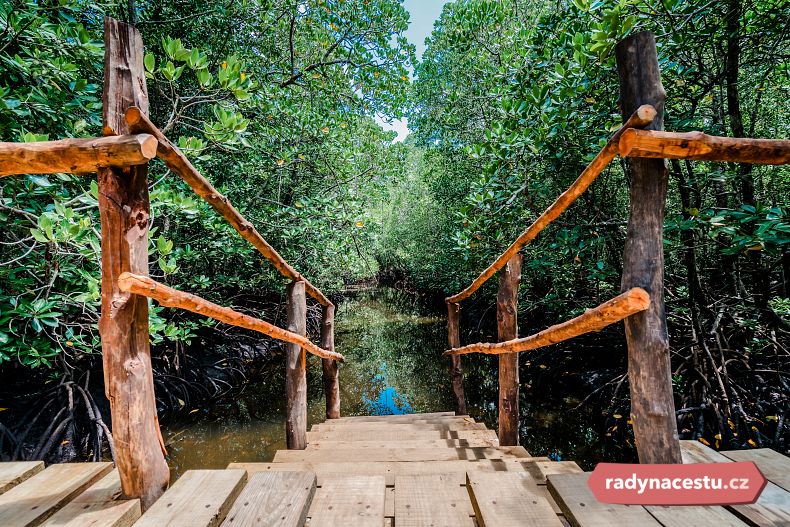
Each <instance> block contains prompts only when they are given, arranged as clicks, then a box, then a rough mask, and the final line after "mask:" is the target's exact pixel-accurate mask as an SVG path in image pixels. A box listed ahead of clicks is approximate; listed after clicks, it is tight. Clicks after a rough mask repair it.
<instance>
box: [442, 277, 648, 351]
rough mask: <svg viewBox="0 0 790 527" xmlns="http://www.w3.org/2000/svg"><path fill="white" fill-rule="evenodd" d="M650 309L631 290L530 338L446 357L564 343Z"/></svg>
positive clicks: (643, 295) (642, 296) (471, 347)
mask: <svg viewBox="0 0 790 527" xmlns="http://www.w3.org/2000/svg"><path fill="white" fill-rule="evenodd" d="M649 306H650V296H649V295H648V294H647V292H646V291H645V290H644V289H641V288H639V287H635V288H633V289H629V290H628V291H626V292H625V293H622V294H620V295H618V296H616V297H614V298H613V299H611V300H608V301H606V302H604V303H603V304H601V305H600V306H598V307H595V308H593V309H588V310H587V311H585V312H584V314H582V315H579V316H578V317H576V318H572V319H570V320H568V321H567V322H563V323H561V324H557V325H554V326H551V327H550V328H547V329H544V330H543V331H540V332H538V333H535V334H534V335H530V336H529V337H524V338H522V339H516V340H511V341H508V342H497V343H480V344H469V345H468V346H462V347H460V348H457V349H452V350H449V351H446V352H444V354H445V355H463V354H466V353H488V354H493V355H498V354H501V353H516V352H519V351H527V350H533V349H537V348H541V347H543V346H550V345H552V344H556V343H558V342H562V341H564V340H568V339H572V338H574V337H578V336H579V335H584V334H585V333H590V332H593V331H600V330H602V329H603V328H605V327H606V326H609V325H611V324H614V323H615V322H619V321H620V320H623V319H624V318H626V317H627V316H629V315H633V314H634V313H639V312H640V311H645V310H646V309H648V307H649Z"/></svg>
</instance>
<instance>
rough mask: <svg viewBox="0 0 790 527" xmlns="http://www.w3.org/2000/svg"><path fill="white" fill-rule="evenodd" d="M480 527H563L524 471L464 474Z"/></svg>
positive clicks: (536, 486)
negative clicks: (526, 526) (538, 526)
mask: <svg viewBox="0 0 790 527" xmlns="http://www.w3.org/2000/svg"><path fill="white" fill-rule="evenodd" d="M467 478H468V483H467V487H468V488H469V494H470V495H471V496H472V504H473V506H474V509H475V513H476V515H477V521H478V524H479V525H480V527H520V526H522V525H541V526H544V525H545V526H547V527H562V522H560V520H559V518H558V517H557V514H556V513H555V511H554V508H553V507H552V505H551V504H550V502H549V500H547V499H546V498H545V496H544V495H543V494H542V493H541V492H540V491H539V490H538V485H537V483H536V482H535V480H534V479H533V478H532V476H530V474H529V473H527V472H508V473H505V474H500V473H495V472H482V471H477V472H471V471H470V472H467Z"/></svg>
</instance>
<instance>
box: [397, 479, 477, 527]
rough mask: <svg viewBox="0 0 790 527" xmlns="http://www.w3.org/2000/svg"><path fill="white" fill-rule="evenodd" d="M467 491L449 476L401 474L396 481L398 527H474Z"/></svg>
mask: <svg viewBox="0 0 790 527" xmlns="http://www.w3.org/2000/svg"><path fill="white" fill-rule="evenodd" d="M471 513H472V507H471V503H470V502H469V494H468V493H467V492H466V489H465V488H464V487H462V486H460V485H458V483H457V481H456V478H454V477H453V476H452V475H449V474H399V475H397V476H396V477H395V515H394V516H395V519H396V524H397V525H398V527H424V526H428V525H435V526H444V525H446V526H460V527H474V525H475V521H474V519H473V518H472V517H471Z"/></svg>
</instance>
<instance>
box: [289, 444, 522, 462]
mask: <svg viewBox="0 0 790 527" xmlns="http://www.w3.org/2000/svg"><path fill="white" fill-rule="evenodd" d="M528 457H530V456H529V454H528V453H527V451H526V450H524V449H523V448H522V447H513V448H512V449H506V448H496V447H459V448H398V447H394V448H367V449H359V450H354V449H341V450H333V451H328V450H326V449H317V450H304V451H299V450H278V451H277V453H276V454H275V455H274V462H275V463H287V462H300V461H310V462H314V463H320V462H322V461H332V462H353V461H360V462H363V461H404V462H422V461H452V460H455V459H463V460H476V459H503V458H528Z"/></svg>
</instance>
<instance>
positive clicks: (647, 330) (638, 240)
mask: <svg viewBox="0 0 790 527" xmlns="http://www.w3.org/2000/svg"><path fill="white" fill-rule="evenodd" d="M615 55H616V58H617V69H618V71H619V74H620V106H621V108H620V109H621V111H622V115H623V119H626V118H628V116H629V115H630V114H631V112H633V111H634V109H636V108H637V107H638V106H639V105H641V104H650V105H652V106H653V107H654V108H655V109H656V110H657V112H658V114H657V116H656V118H655V119H654V120H653V122H652V124H651V125H650V126H649V127H648V129H650V130H661V129H663V126H664V100H665V98H666V93H665V92H664V87H663V86H662V85H661V77H660V72H659V67H658V58H657V54H656V42H655V37H654V36H653V34H652V33H650V32H642V33H637V34H635V35H632V36H630V37H628V38H626V39H625V40H623V41H621V42H619V43H618V44H617V46H616V48H615ZM628 165H629V172H630V176H631V206H630V213H629V216H628V234H627V236H626V241H625V250H624V252H623V277H622V290H623V291H625V290H627V289H631V288H633V287H641V288H642V289H644V290H645V291H647V292H648V293H649V294H650V299H651V304H650V307H649V308H648V309H647V310H645V311H642V312H640V313H636V314H634V315H631V316H630V317H628V318H626V319H625V334H626V339H627V341H628V378H629V381H630V386H631V419H632V420H633V426H634V437H635V438H636V445H637V451H638V453H639V461H640V462H641V463H681V462H682V460H681V458H680V443H679V441H678V432H677V421H676V419H675V403H674V399H673V395H672V371H671V368H670V362H669V337H668V336H667V322H666V315H665V312H664V248H663V236H664V234H663V232H664V204H665V199H666V193H667V177H668V176H667V168H666V164H665V161H664V160H663V159H643V158H639V159H631V158H630V159H629V160H628Z"/></svg>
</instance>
